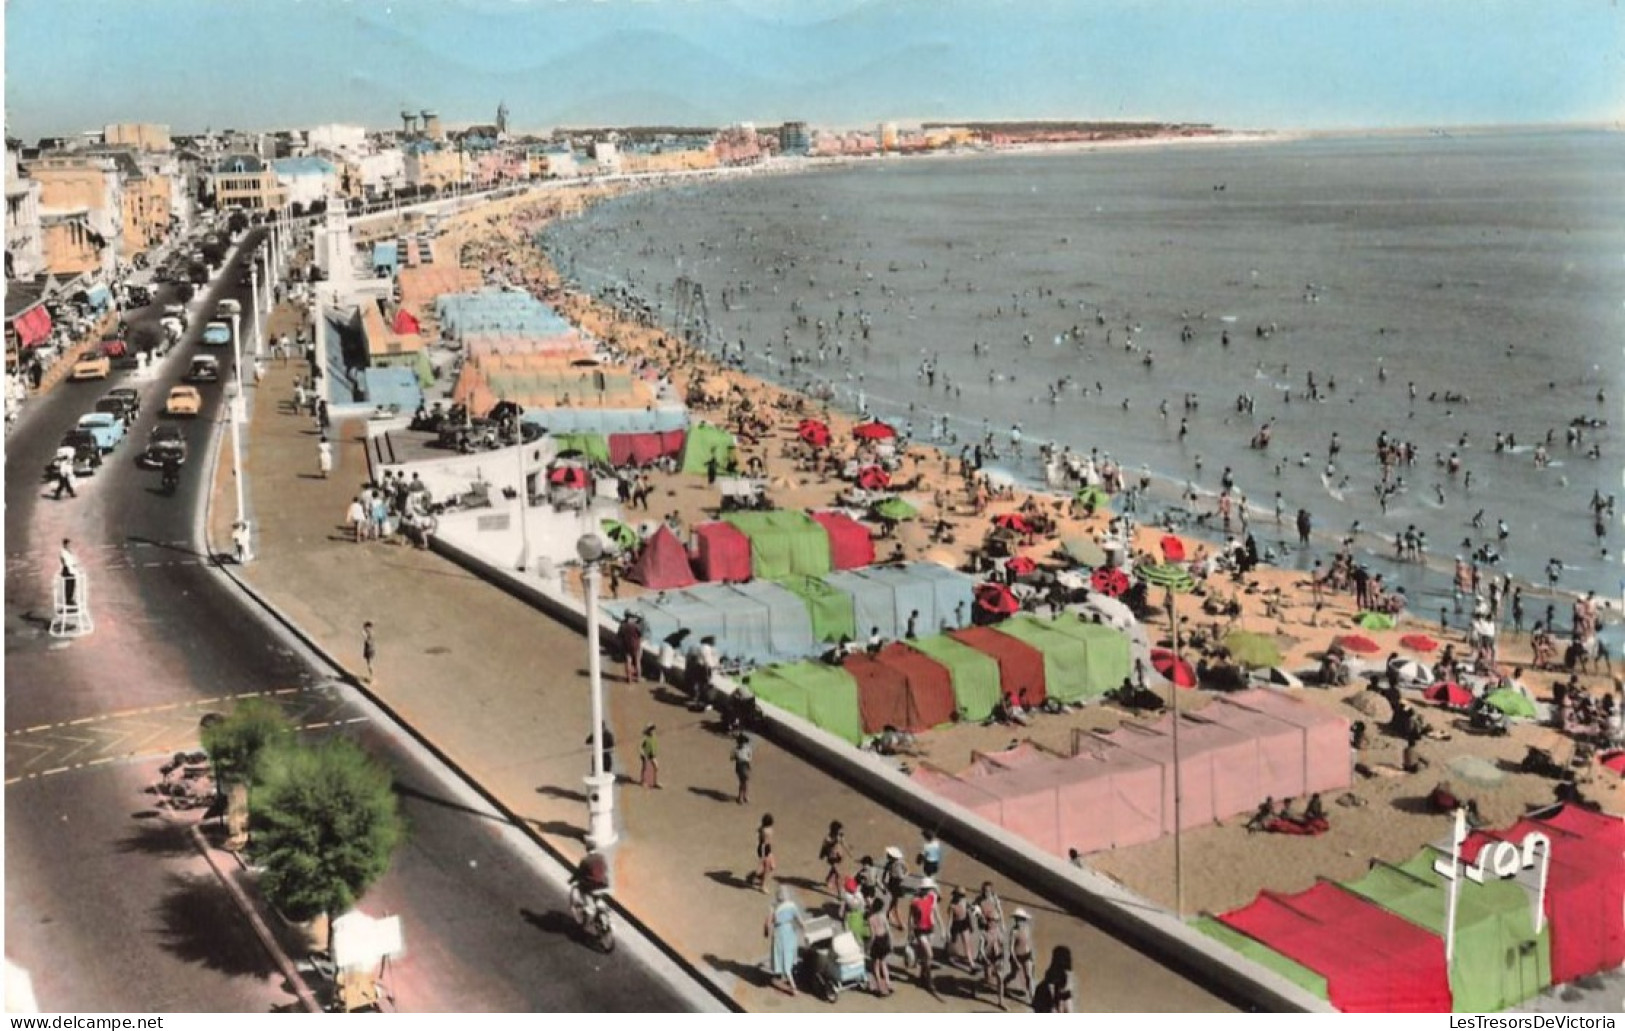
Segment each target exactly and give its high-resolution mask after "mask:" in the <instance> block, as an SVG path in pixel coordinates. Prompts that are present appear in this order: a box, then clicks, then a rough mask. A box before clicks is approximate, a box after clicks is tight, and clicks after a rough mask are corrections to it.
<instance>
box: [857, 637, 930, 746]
mask: <svg viewBox="0 0 1625 1031" xmlns="http://www.w3.org/2000/svg"><path fill="white" fill-rule="evenodd" d="M842 666H843V667H844V668H845V669H846V671H847V672H848V673H850V674H852V679H853V680H856V681H857V682H858V715H859V716H860V717H861V718H862V720H863V732H864V733H865V734H878V733H880V732H881V731H883V730H885V729H886V728H887V727H888V726H891V727H896V728H897V729H899V730H907V729H914V730H924V729H925V727H924V726H922V725H920V724H919V722H918V720H917V719H916V718H914V714H913V713H912V712H910V707H909V697H908V678H907V677H905V676H904V675H903V674H902V672H901V671H900V670H898V669H896V668H894V667H892V666H887V665H884V664H882V663H881V662H879V661H878V660H876V659H873V658H871V657H869V656H868V655H852V656H849V657H848V658H847V660H846V661H845V662H844V663H842Z"/></svg>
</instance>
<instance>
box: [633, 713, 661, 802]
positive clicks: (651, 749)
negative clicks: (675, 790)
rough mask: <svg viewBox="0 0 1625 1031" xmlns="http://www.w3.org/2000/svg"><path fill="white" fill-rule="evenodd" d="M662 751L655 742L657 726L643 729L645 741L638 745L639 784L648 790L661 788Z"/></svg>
mask: <svg viewBox="0 0 1625 1031" xmlns="http://www.w3.org/2000/svg"><path fill="white" fill-rule="evenodd" d="M659 753H660V749H659V745H658V744H657V743H656V741H655V725H654V724H653V723H651V724H649V725H648V726H647V727H644V728H643V740H642V741H641V742H639V744H638V760H639V768H638V783H639V784H642V785H643V786H644V787H646V788H656V789H658V788H659V787H660V754H659Z"/></svg>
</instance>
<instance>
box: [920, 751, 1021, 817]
mask: <svg viewBox="0 0 1625 1031" xmlns="http://www.w3.org/2000/svg"><path fill="white" fill-rule="evenodd" d="M910 776H911V777H912V778H913V779H914V780H915V781H916V782H918V783H919V784H920V785H921V786H922V787H924V788H926V789H927V790H929V791H930V792H931V793H932V794H935V795H938V796H940V797H941V798H944V799H947V800H948V801H949V802H952V803H954V804H955V805H959V806H963V807H964V808H966V809H969V810H970V811H971V812H973V813H975V814H976V815H977V816H980V817H981V818H982V819H984V820H986V821H988V822H989V823H992V824H995V825H997V826H1000V827H1002V826H1004V814H1003V806H1002V805H1001V804H1000V801H999V797H998V796H997V795H993V794H990V793H988V792H987V791H984V790H983V789H982V787H981V786H980V784H978V783H974V782H972V781H967V780H961V779H959V778H958V777H955V776H954V775H953V774H951V773H949V772H948V771H946V770H940V769H938V768H937V767H935V766H932V765H930V764H929V763H920V764H919V765H918V766H916V767H915V768H914V772H913V773H912V774H911V775H910Z"/></svg>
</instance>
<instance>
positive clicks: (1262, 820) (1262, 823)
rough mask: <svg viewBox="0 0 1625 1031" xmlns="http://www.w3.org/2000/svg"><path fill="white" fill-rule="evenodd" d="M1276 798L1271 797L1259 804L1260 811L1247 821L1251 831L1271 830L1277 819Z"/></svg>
mask: <svg viewBox="0 0 1625 1031" xmlns="http://www.w3.org/2000/svg"><path fill="white" fill-rule="evenodd" d="M1275 815H1276V814H1275V798H1274V796H1270V797H1268V798H1265V799H1264V801H1262V802H1260V803H1258V809H1257V810H1256V811H1255V812H1254V813H1253V815H1252V816H1251V817H1250V818H1249V819H1248V820H1247V829H1248V830H1249V831H1263V830H1269V826H1270V823H1271V822H1272V821H1273V820H1274V819H1275Z"/></svg>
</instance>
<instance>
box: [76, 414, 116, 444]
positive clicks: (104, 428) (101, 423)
mask: <svg viewBox="0 0 1625 1031" xmlns="http://www.w3.org/2000/svg"><path fill="white" fill-rule="evenodd" d="M75 428H76V429H81V430H84V431H85V432H86V433H88V434H90V435H91V436H92V437H93V438H95V440H96V446H97V447H98V448H101V450H102V452H103V453H104V454H105V453H106V452H108V451H111V450H113V449H114V448H116V447H118V446H119V445H120V444H121V443H123V442H124V420H123V419H122V418H120V417H119V416H117V415H113V414H111V413H109V412H87V413H86V414H84V415H81V416H80V417H79V422H78V424H77V426H76V427H75Z"/></svg>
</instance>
